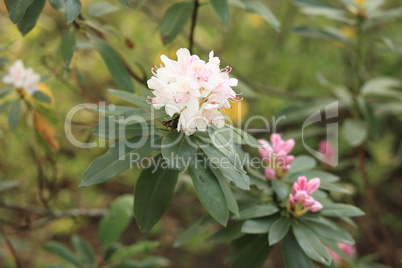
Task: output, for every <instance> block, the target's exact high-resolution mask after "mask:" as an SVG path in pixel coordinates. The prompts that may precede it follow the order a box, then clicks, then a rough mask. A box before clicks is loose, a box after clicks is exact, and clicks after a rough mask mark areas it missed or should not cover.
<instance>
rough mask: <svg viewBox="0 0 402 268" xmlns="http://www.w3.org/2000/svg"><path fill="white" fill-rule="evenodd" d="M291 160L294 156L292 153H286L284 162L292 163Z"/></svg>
mask: <svg viewBox="0 0 402 268" xmlns="http://www.w3.org/2000/svg"><path fill="white" fill-rule="evenodd" d="M293 160H295V157H294V156H293V155H287V156H286V157H285V161H286V164H292V162H293Z"/></svg>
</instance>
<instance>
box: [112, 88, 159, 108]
mask: <svg viewBox="0 0 402 268" xmlns="http://www.w3.org/2000/svg"><path fill="white" fill-rule="evenodd" d="M108 92H109V93H110V94H113V95H115V96H116V97H119V98H120V99H122V100H124V101H127V102H130V103H132V104H134V105H137V106H139V107H141V108H145V109H148V110H151V104H149V103H148V102H147V99H146V98H145V97H141V96H138V95H137V94H134V93H130V92H126V91H122V90H116V89H109V90H108Z"/></svg>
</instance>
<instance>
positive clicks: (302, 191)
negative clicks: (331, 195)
mask: <svg viewBox="0 0 402 268" xmlns="http://www.w3.org/2000/svg"><path fill="white" fill-rule="evenodd" d="M319 187H320V179H319V178H314V179H311V180H310V181H307V178H306V177H305V176H300V177H299V178H298V179H297V182H295V183H294V184H293V187H292V193H291V194H290V195H289V199H288V210H289V212H291V213H292V214H293V215H294V216H296V217H300V216H302V215H303V214H304V213H306V212H307V211H311V212H317V211H319V210H321V209H322V208H323V206H322V204H321V203H320V202H318V201H316V200H315V199H314V198H313V197H312V196H311V194H312V193H314V192H315V191H316V190H317V189H318V188H319Z"/></svg>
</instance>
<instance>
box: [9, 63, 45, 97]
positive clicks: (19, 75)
mask: <svg viewBox="0 0 402 268" xmlns="http://www.w3.org/2000/svg"><path fill="white" fill-rule="evenodd" d="M2 80H3V82H4V83H5V84H11V85H13V86H14V87H16V88H20V89H24V90H25V91H26V92H27V93H28V94H30V95H32V94H33V93H34V92H35V91H37V90H38V88H37V85H38V83H39V82H40V76H39V75H38V74H36V73H35V72H34V71H33V69H32V68H25V67H24V63H23V62H22V61H21V60H17V61H15V62H14V64H13V65H12V66H11V67H10V68H9V69H8V72H7V73H6V75H4V76H3V79H2Z"/></svg>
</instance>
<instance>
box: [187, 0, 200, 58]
mask: <svg viewBox="0 0 402 268" xmlns="http://www.w3.org/2000/svg"><path fill="white" fill-rule="evenodd" d="M199 6H200V4H199V2H198V0H194V9H193V15H192V17H191V28H190V35H189V40H188V50H190V54H192V53H193V47H194V31H195V25H196V24H197V13H198V8H199Z"/></svg>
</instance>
